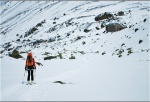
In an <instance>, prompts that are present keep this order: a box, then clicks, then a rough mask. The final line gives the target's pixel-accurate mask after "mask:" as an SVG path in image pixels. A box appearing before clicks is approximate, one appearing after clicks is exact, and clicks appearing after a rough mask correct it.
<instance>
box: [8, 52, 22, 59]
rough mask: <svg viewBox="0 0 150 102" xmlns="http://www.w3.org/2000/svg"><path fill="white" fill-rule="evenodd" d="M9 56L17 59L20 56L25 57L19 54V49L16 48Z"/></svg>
mask: <svg viewBox="0 0 150 102" xmlns="http://www.w3.org/2000/svg"><path fill="white" fill-rule="evenodd" d="M9 56H10V57H13V58H16V59H18V58H23V57H22V56H21V55H20V54H19V51H17V50H14V51H13V52H12V54H9Z"/></svg>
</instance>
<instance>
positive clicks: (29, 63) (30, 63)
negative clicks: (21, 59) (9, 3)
mask: <svg viewBox="0 0 150 102" xmlns="http://www.w3.org/2000/svg"><path fill="white" fill-rule="evenodd" d="M29 66H34V68H36V64H35V60H34V58H32V61H31V62H29V61H28V60H27V59H26V65H25V67H29Z"/></svg>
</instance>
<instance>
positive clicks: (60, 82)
mask: <svg viewBox="0 0 150 102" xmlns="http://www.w3.org/2000/svg"><path fill="white" fill-rule="evenodd" d="M53 83H59V84H66V83H65V82H62V81H55V82H53Z"/></svg>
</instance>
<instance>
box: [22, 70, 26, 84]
mask: <svg viewBox="0 0 150 102" xmlns="http://www.w3.org/2000/svg"><path fill="white" fill-rule="evenodd" d="M25 74H26V71H25V72H24V76H23V82H22V84H23V83H24V77H25Z"/></svg>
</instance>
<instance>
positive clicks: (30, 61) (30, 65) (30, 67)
mask: <svg viewBox="0 0 150 102" xmlns="http://www.w3.org/2000/svg"><path fill="white" fill-rule="evenodd" d="M34 69H36V64H35V60H34V58H33V56H32V53H28V55H27V59H26V64H25V71H28V77H27V84H33V83H34V76H33V71H34ZM30 76H31V83H30Z"/></svg>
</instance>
